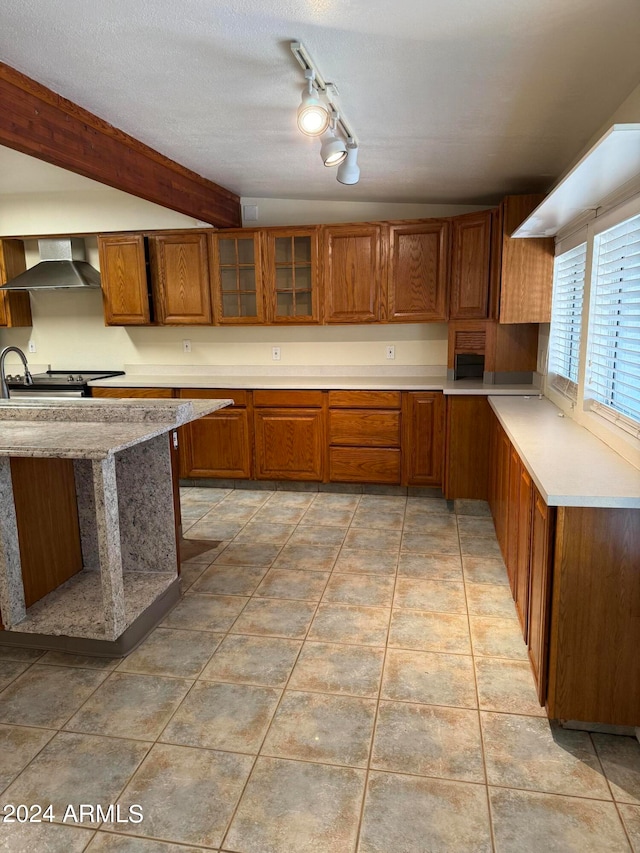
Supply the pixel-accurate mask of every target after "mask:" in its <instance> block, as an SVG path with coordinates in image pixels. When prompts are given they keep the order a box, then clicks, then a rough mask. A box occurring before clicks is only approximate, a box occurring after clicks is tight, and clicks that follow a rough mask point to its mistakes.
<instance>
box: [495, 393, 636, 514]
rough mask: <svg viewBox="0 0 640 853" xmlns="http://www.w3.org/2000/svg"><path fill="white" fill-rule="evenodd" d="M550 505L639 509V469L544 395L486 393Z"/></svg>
mask: <svg viewBox="0 0 640 853" xmlns="http://www.w3.org/2000/svg"><path fill="white" fill-rule="evenodd" d="M489 403H490V405H491V408H492V409H493V410H494V412H495V413H496V415H497V417H498V420H499V421H500V423H501V424H502V426H503V428H504V430H505V432H506V433H507V435H508V437H509V440H510V441H511V443H512V444H513V446H514V447H515V449H516V450H517V451H518V454H519V455H520V458H521V459H522V461H523V463H524V465H525V466H526V468H527V471H528V472H529V474H530V475H531V477H532V478H533V481H534V483H535V484H536V486H537V487H538V489H539V490H540V494H541V495H542V497H543V498H544V500H545V502H546V503H547V504H548V505H549V506H594V507H595V506H597V507H627V508H635V509H640V470H638V469H637V468H634V467H633V465H631V464H630V463H629V462H627V461H626V460H625V459H623V458H622V456H619V455H618V454H617V453H616V452H615V451H613V450H611V448H610V447H607V445H606V444H604V442H602V441H600V439H599V438H596V436H595V435H593V434H592V433H591V432H589V430H587V429H585V428H584V427H582V426H580V425H579V424H577V423H576V422H575V421H573V420H572V419H571V418H569V417H566V416H562V413H561V412H560V410H559V409H558V408H557V407H556V406H554V405H553V403H552V402H551V401H550V400H548V399H546V398H544V397H543V398H540V397H538V396H535V397H495V396H490V397H489Z"/></svg>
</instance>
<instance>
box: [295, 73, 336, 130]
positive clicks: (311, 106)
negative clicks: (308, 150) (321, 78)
mask: <svg viewBox="0 0 640 853" xmlns="http://www.w3.org/2000/svg"><path fill="white" fill-rule="evenodd" d="M304 76H305V77H306V79H307V85H306V86H305V87H304V89H303V90H302V103H301V104H300V106H299V107H298V129H299V130H301V131H302V133H305V134H306V135H307V136H320V135H321V134H322V133H324V132H325V130H326V129H327V128H328V127H329V121H330V119H331V116H330V114H329V110H328V109H327V107H326V106H325V104H323V103H322V101H321V100H320V98H319V97H318V90H317V89H316V87H315V86H314V85H313V81H314V78H315V74H314V72H313V69H312V68H307V70H306V71H305V72H304Z"/></svg>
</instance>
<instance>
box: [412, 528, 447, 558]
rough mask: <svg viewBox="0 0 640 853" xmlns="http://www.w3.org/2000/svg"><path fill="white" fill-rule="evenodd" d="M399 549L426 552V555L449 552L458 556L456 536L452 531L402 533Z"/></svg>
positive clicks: (418, 552)
mask: <svg viewBox="0 0 640 853" xmlns="http://www.w3.org/2000/svg"><path fill="white" fill-rule="evenodd" d="M401 550H402V551H408V552H409V553H411V554H426V555H428V556H432V555H434V554H450V555H453V556H454V557H458V556H459V555H460V545H459V543H458V536H457V534H453V533H444V534H436V533H432V534H425V533H404V534H403V536H402V545H401Z"/></svg>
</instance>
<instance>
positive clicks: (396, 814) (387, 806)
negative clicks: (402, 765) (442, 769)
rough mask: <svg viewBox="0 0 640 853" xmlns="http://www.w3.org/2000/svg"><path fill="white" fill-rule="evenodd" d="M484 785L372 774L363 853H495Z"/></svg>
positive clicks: (361, 847) (368, 794) (362, 831)
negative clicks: (493, 851)
mask: <svg viewBox="0 0 640 853" xmlns="http://www.w3.org/2000/svg"><path fill="white" fill-rule="evenodd" d="M491 849H492V847H491V833H490V828H489V814H488V808H487V794H486V788H485V787H484V785H470V784H468V783H466V782H450V781H443V780H440V779H427V778H424V777H423V778H420V777H417V776H401V775H399V774H390V773H380V772H376V771H373V772H371V773H370V774H369V782H368V786H367V796H366V799H365V808H364V816H363V820H362V829H361V832H360V845H359V847H358V853H426V851H434V853H435V851H438V853H490V851H491Z"/></svg>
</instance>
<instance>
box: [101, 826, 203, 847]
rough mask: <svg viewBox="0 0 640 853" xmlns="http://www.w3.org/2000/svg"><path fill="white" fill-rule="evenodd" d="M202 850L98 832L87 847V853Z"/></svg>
mask: <svg viewBox="0 0 640 853" xmlns="http://www.w3.org/2000/svg"><path fill="white" fill-rule="evenodd" d="M120 831H122V828H120ZM202 849H203V848H202V847H183V846H182V845H178V844H165V842H164V841H151V840H148V839H146V838H132V837H131V836H130V835H114V834H113V833H111V832H96V834H95V837H94V839H93V841H92V842H91V844H90V845H89V846H88V847H87V853H202Z"/></svg>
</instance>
